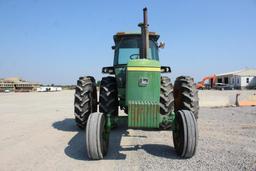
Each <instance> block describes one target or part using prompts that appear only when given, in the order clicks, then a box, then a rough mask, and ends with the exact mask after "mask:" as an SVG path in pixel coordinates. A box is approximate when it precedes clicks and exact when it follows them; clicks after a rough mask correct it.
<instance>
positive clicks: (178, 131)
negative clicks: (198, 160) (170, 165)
mask: <svg viewBox="0 0 256 171" xmlns="http://www.w3.org/2000/svg"><path fill="white" fill-rule="evenodd" d="M197 140H198V128H197V122H196V119H195V117H194V114H193V112H191V111H189V110H179V111H178V112H177V113H176V118H175V128H174V130H173V143H174V147H175V150H176V153H177V154H178V155H179V156H180V157H182V158H191V157H192V156H194V154H195V152H196V147H197Z"/></svg>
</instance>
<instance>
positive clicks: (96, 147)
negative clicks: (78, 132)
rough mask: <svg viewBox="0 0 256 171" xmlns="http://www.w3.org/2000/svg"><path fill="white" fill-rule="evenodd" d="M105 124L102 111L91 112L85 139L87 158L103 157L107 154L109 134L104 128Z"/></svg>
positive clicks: (96, 158) (97, 158)
mask: <svg viewBox="0 0 256 171" xmlns="http://www.w3.org/2000/svg"><path fill="white" fill-rule="evenodd" d="M105 124H106V120H105V116H104V115H103V114H102V113H97V112H96V113H92V114H91V115H90V116H89V118H88V123H87V125H86V132H85V141H86V150H87V155H88V157H89V159H92V160H99V159H103V157H104V156H105V155H106V154H107V151H108V143H109V135H108V133H107V131H106V129H105Z"/></svg>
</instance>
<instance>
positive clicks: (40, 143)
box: [0, 91, 256, 171]
mask: <svg viewBox="0 0 256 171" xmlns="http://www.w3.org/2000/svg"><path fill="white" fill-rule="evenodd" d="M73 93H74V92H73V91H62V92H52V93H36V92H35V93H7V94H3V93H2V94H0V118H1V119H0V121H1V124H0V170H26V171H27V170H232V171H233V170H255V169H256V107H244V108H235V107H229V108H201V109H200V115H199V120H198V124H199V144H198V148H197V153H196V155H195V156H194V157H193V158H191V159H186V160H184V159H180V158H178V157H177V156H176V154H175V150H174V148H173V142H172V134H171V131H141V130H131V129H127V127H126V125H125V124H120V126H119V127H118V128H117V129H115V130H113V131H112V132H111V136H110V147H109V153H108V155H107V156H106V158H105V159H104V160H101V161H88V158H87V155H86V151H85V138H84V137H85V136H84V134H85V133H84V131H83V130H80V129H78V128H77V127H76V125H75V122H74V120H73Z"/></svg>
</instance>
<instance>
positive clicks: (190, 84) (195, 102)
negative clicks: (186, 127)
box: [174, 76, 199, 119]
mask: <svg viewBox="0 0 256 171" xmlns="http://www.w3.org/2000/svg"><path fill="white" fill-rule="evenodd" d="M174 109H175V112H177V111H178V110H189V111H191V112H193V113H194V115H195V118H196V119H198V111H199V98H198V91H197V89H196V85H195V83H194V80H193V78H191V77H187V76H181V77H178V78H177V79H176V81H175V83H174Z"/></svg>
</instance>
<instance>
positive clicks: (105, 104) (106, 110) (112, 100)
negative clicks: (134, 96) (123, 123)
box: [99, 77, 119, 126]
mask: <svg viewBox="0 0 256 171" xmlns="http://www.w3.org/2000/svg"><path fill="white" fill-rule="evenodd" d="M99 102H100V104H99V110H100V112H102V113H103V114H104V115H105V116H106V115H107V114H110V116H111V123H112V125H113V126H114V125H115V123H114V118H115V117H117V116H118V105H119V103H118V90H117V83H116V79H115V77H103V78H102V80H101V83H100V101H99Z"/></svg>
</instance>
